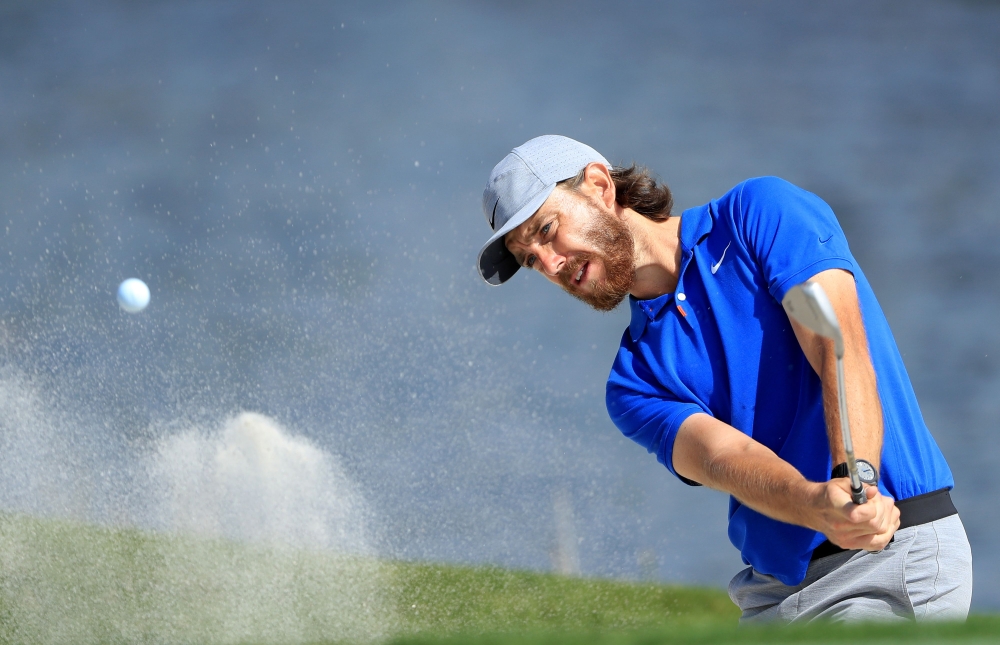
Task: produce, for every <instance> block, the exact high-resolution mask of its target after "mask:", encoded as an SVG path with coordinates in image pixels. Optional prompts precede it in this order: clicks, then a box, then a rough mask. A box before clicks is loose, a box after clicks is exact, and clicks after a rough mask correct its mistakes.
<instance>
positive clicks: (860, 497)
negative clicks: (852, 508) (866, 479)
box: [851, 486, 868, 504]
mask: <svg viewBox="0 0 1000 645" xmlns="http://www.w3.org/2000/svg"><path fill="white" fill-rule="evenodd" d="M851 500H852V501H853V502H854V503H855V504H864V503H865V502H867V501H868V496H867V495H865V487H864V486H862V487H860V488H858V489H856V490H855V488H854V487H853V486H852V487H851Z"/></svg>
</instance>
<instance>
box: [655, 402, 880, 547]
mask: <svg viewBox="0 0 1000 645" xmlns="http://www.w3.org/2000/svg"><path fill="white" fill-rule="evenodd" d="M673 466H674V470H675V471H676V472H677V473H678V474H679V475H681V476H682V477H686V478H688V479H691V480H694V481H696V482H698V483H700V484H704V485H705V486H709V487H710V488H714V489H716V490H720V491H723V492H726V493H729V494H730V495H732V496H733V497H735V498H736V499H738V500H739V501H740V502H741V503H743V504H745V505H747V506H749V507H750V508H752V509H754V510H755V511H757V512H759V513H763V514H764V515H766V516H768V517H770V518H773V519H776V520H779V521H781V522H787V523H789V524H796V525H798V526H804V527H806V528H810V529H813V530H814V531H819V532H820V533H823V534H824V535H826V536H827V537H828V538H830V540H831V541H833V543H834V544H836V545H838V546H841V547H843V548H845V549H868V550H874V551H877V550H879V549H882V548H884V547H885V545H886V544H887V543H888V541H889V540H890V539H891V538H892V534H893V532H894V531H895V530H896V527H897V526H899V510H898V509H896V508H895V506H894V505H893V503H892V501H891V500H889V499H888V498H884V497H882V496H880V495H879V494H878V490H877V489H875V488H870V489H868V490H867V491H866V495H867V497H868V500H869V502H870V503H868V504H861V505H855V504H854V503H852V501H851V495H850V486H849V484H848V483H847V481H846V480H843V479H837V480H832V481H827V482H810V481H808V480H806V478H805V477H803V476H802V474H801V473H800V472H799V471H798V470H796V469H795V467H794V466H792V465H791V464H789V463H788V462H786V461H785V460H783V459H781V458H780V457H778V455H776V454H775V453H774V452H773V451H772V450H771V449H770V448H767V447H766V446H764V445H763V444H760V443H758V442H757V441H754V440H753V439H752V438H751V437H748V436H747V435H745V434H743V433H742V432H740V431H739V430H737V429H736V428H734V427H732V426H730V425H728V424H726V423H723V422H721V421H719V420H718V419H715V418H714V417H711V416H709V415H707V414H703V413H699V414H693V415H691V416H690V417H688V418H687V420H685V421H684V423H682V424H681V427H680V430H679V431H678V432H677V437H676V439H675V440H674V451H673Z"/></svg>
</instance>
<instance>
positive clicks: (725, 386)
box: [479, 135, 972, 622]
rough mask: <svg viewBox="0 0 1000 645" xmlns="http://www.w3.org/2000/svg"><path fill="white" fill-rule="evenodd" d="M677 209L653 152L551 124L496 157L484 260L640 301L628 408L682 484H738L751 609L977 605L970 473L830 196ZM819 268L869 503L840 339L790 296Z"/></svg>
mask: <svg viewBox="0 0 1000 645" xmlns="http://www.w3.org/2000/svg"><path fill="white" fill-rule="evenodd" d="M671 208H672V198H671V195H670V191H669V189H668V188H667V187H666V186H665V185H663V184H660V183H657V181H656V180H655V179H653V178H652V177H651V176H650V174H649V173H648V171H646V170H645V169H644V168H641V167H636V166H634V165H633V166H631V167H628V168H617V167H612V166H611V165H610V164H609V163H608V162H607V160H605V159H604V157H602V156H601V155H600V154H598V153H597V152H596V151H595V150H594V149H593V148H590V147H589V146H586V145H584V144H582V143H579V142H577V141H574V140H572V139H568V138H566V137H561V136H554V135H547V136H542V137H537V138H535V139H532V140H530V141H528V142H527V143H525V144H524V145H522V146H520V147H518V148H515V149H514V150H513V151H512V152H511V153H510V154H508V155H507V156H506V157H505V158H504V159H503V160H502V161H501V162H500V163H499V164H497V166H496V167H495V168H494V169H493V172H492V173H491V174H490V178H489V182H488V183H487V186H486V190H485V191H484V193H483V211H484V212H485V214H486V219H487V221H488V222H489V223H490V226H491V227H492V229H493V235H492V236H491V237H490V239H489V241H487V243H486V245H485V246H484V247H483V249H482V250H481V251H480V253H479V270H480V273H481V274H482V276H483V278H484V279H485V280H486V281H487V282H488V283H490V284H493V285H499V284H502V283H503V282H505V281H506V280H508V279H509V278H510V277H511V276H512V275H513V274H514V273H515V272H516V271H517V270H518V269H519V268H520V267H527V268H530V269H536V270H538V271H539V272H541V273H542V275H544V276H545V277H546V278H548V279H549V280H551V281H552V282H554V283H556V284H558V285H559V286H561V287H562V288H563V289H565V290H566V291H568V292H569V293H570V294H571V295H573V296H575V297H577V298H579V299H580V300H583V301H584V302H586V303H587V304H589V305H591V306H592V307H594V308H595V309H598V310H601V311H609V310H611V309H613V308H615V307H616V306H617V305H618V304H619V303H621V302H622V300H624V299H625V297H626V296H628V297H629V307H630V309H631V314H632V318H631V322H630V323H629V326H628V329H627V330H625V333H624V334H623V335H622V340H621V345H620V347H619V350H618V354H617V357H616V359H615V362H614V365H613V367H612V368H611V375H610V377H609V378H608V384H607V395H606V404H607V408H608V413H609V414H610V416H611V419H612V420H613V421H614V422H615V424H616V425H617V426H618V428H619V429H620V430H621V431H622V433H623V434H625V436H627V437H629V438H630V439H632V440H633V441H635V442H636V443H638V444H639V445H641V446H643V447H645V448H646V449H647V450H648V451H649V452H652V453H655V454H656V457H657V459H658V460H659V461H660V462H661V463H662V464H663V465H664V466H666V467H667V469H668V470H670V472H672V473H674V474H675V475H676V476H677V477H679V478H680V479H681V481H683V482H685V483H687V484H690V485H705V486H710V487H712V488H715V489H718V490H721V491H725V492H727V493H729V494H730V496H731V497H730V504H729V538H730V540H731V541H732V543H733V544H734V545H735V546H736V548H738V549H739V550H740V552H741V554H742V557H743V561H744V562H745V563H746V564H748V565H750V566H749V567H748V568H747V569H745V570H743V571H741V572H740V573H738V574H737V575H736V577H735V578H733V580H732V582H731V583H730V585H729V595H730V597H731V598H732V599H733V601H734V602H735V603H736V604H737V605H738V606H739V607H740V609H741V610H742V612H743V613H742V618H741V622H755V621H762V620H781V621H808V620H813V619H816V618H827V619H836V620H869V619H893V618H897V619H913V618H916V619H918V620H922V619H930V618H946V619H964V618H965V617H966V615H967V614H968V611H969V604H970V601H971V598H972V553H971V550H970V548H969V542H968V539H967V537H966V535H965V529H964V527H963V526H962V522H961V520H960V519H959V516H958V514H957V511H956V510H955V507H954V505H953V504H952V501H951V497H950V490H951V488H953V487H954V479H953V478H952V474H951V470H950V469H949V467H948V464H947V462H946V461H945V459H944V457H943V455H942V454H941V451H940V450H939V449H938V447H937V444H936V443H935V442H934V439H933V438H932V437H931V435H930V432H929V431H928V430H927V427H926V425H925V424H924V421H923V418H922V417H921V414H920V410H919V408H918V407H917V402H916V399H915V396H914V393H913V388H912V387H911V385H910V381H909V378H908V377H907V375H906V370H905V368H904V367H903V362H902V359H901V357H900V355H899V351H898V350H897V348H896V344H895V341H894V340H893V338H892V334H891V332H890V331H889V326H888V323H887V322H886V319H885V316H884V315H883V313H882V310H881V309H880V307H879V305H878V302H877V301H876V299H875V295H874V293H873V292H872V289H871V286H870V285H869V284H868V281H867V279H866V278H865V276H864V273H862V271H861V269H860V267H859V266H858V264H857V262H856V261H855V259H854V257H853V256H852V255H851V252H850V249H849V248H848V245H847V241H846V239H845V237H844V233H843V231H842V230H841V228H840V225H839V224H838V222H837V219H836V217H835V216H834V214H833V212H832V211H831V210H830V208H829V206H827V205H826V203H824V202H823V201H822V200H821V199H819V198H818V197H816V196H815V195H813V194H811V193H808V192H806V191H804V190H802V189H800V188H797V187H795V186H793V185H791V184H789V183H788V182H785V181H782V180H780V179H777V178H774V177H762V178H757V179H750V180H747V181H744V182H743V183H741V184H739V185H737V186H736V187H735V188H733V189H732V190H730V191H729V192H728V193H726V194H725V195H723V196H722V197H720V198H718V199H716V200H714V201H712V202H710V203H708V204H705V205H704V206H700V207H697V208H691V209H688V210H686V211H684V213H683V214H682V215H681V216H674V215H672V214H671ZM807 281H809V282H812V283H815V284H819V285H820V286H821V287H822V290H823V291H825V293H826V294H828V296H829V301H830V303H831V305H832V310H833V314H835V318H836V320H838V321H839V327H840V331H841V333H842V335H843V336H842V337H843V348H844V349H843V359H842V361H843V362H842V365H843V373H844V375H845V378H844V383H845V384H846V385H845V397H844V400H845V403H846V409H847V411H848V417H849V419H850V432H851V435H852V436H853V449H854V454H855V455H856V456H857V466H858V468H857V472H858V474H859V475H860V478H861V480H862V482H863V484H864V487H865V490H864V496H865V500H864V501H865V503H862V504H856V503H854V502H853V501H852V499H851V484H850V480H849V478H848V472H847V464H846V453H845V450H844V441H843V439H842V435H841V430H840V429H841V425H840V412H839V410H838V398H837V396H838V393H837V367H836V365H837V360H836V357H835V354H834V351H835V349H834V342H833V340H831V339H829V338H827V337H824V336H823V335H820V334H817V333H816V332H815V331H814V330H813V329H810V328H809V327H807V326H804V325H803V324H801V323H800V322H798V321H797V320H796V319H795V318H794V317H790V316H789V315H788V312H786V311H785V309H783V307H782V304H781V303H782V301H783V300H784V298H785V296H786V295H787V294H788V292H789V291H791V290H792V289H793V288H795V287H796V286H797V285H800V284H802V283H804V282H807Z"/></svg>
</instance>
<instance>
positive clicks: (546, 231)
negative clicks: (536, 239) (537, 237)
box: [542, 222, 552, 235]
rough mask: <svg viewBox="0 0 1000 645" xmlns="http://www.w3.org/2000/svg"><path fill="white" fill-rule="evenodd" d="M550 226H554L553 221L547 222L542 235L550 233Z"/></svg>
mask: <svg viewBox="0 0 1000 645" xmlns="http://www.w3.org/2000/svg"><path fill="white" fill-rule="evenodd" d="M550 228H552V223H551V222H549V223H548V224H546V225H545V226H543V227H542V235H548V234H549V229H550Z"/></svg>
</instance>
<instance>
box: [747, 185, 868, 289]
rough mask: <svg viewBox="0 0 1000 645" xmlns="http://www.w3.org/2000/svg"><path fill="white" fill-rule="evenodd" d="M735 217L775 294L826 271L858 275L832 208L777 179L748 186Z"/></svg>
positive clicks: (768, 284) (808, 193)
mask: <svg viewBox="0 0 1000 645" xmlns="http://www.w3.org/2000/svg"><path fill="white" fill-rule="evenodd" d="M732 211H733V212H732V213H731V216H732V217H733V219H734V222H735V224H736V230H737V231H739V232H740V233H741V236H742V241H743V244H744V245H745V246H746V248H747V250H748V251H749V252H750V254H751V255H752V256H753V257H755V258H756V259H757V262H758V263H759V265H760V267H761V271H762V274H763V276H764V278H765V280H766V281H767V288H768V291H769V292H770V294H771V296H772V297H773V298H774V299H775V300H777V301H778V302H781V301H782V299H783V298H784V297H785V294H786V293H787V292H788V290H789V289H791V288H792V287H794V286H795V285H797V284H799V283H801V282H804V281H805V280H808V279H809V278H811V277H812V276H814V275H816V274H817V273H819V272H821V271H826V270H827V269H845V270H847V271H850V272H851V273H854V272H855V266H854V261H853V258H852V256H851V252H850V249H849V248H848V246H847V238H846V237H845V236H844V231H843V230H842V229H841V228H840V224H839V222H837V218H836V216H835V215H834V214H833V210H832V209H831V208H830V207H829V206H828V205H827V203H826V202H824V201H823V200H822V199H820V198H819V197H817V196H816V195H814V194H812V193H810V192H808V191H805V190H803V189H801V188H799V187H797V186H795V185H793V184H790V183H788V182H787V181H785V180H783V179H779V178H777V177H759V178H757V179H750V180H747V181H746V182H744V183H743V186H742V187H741V189H740V191H739V194H738V197H737V199H736V201H735V202H734V204H733V206H732Z"/></svg>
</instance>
